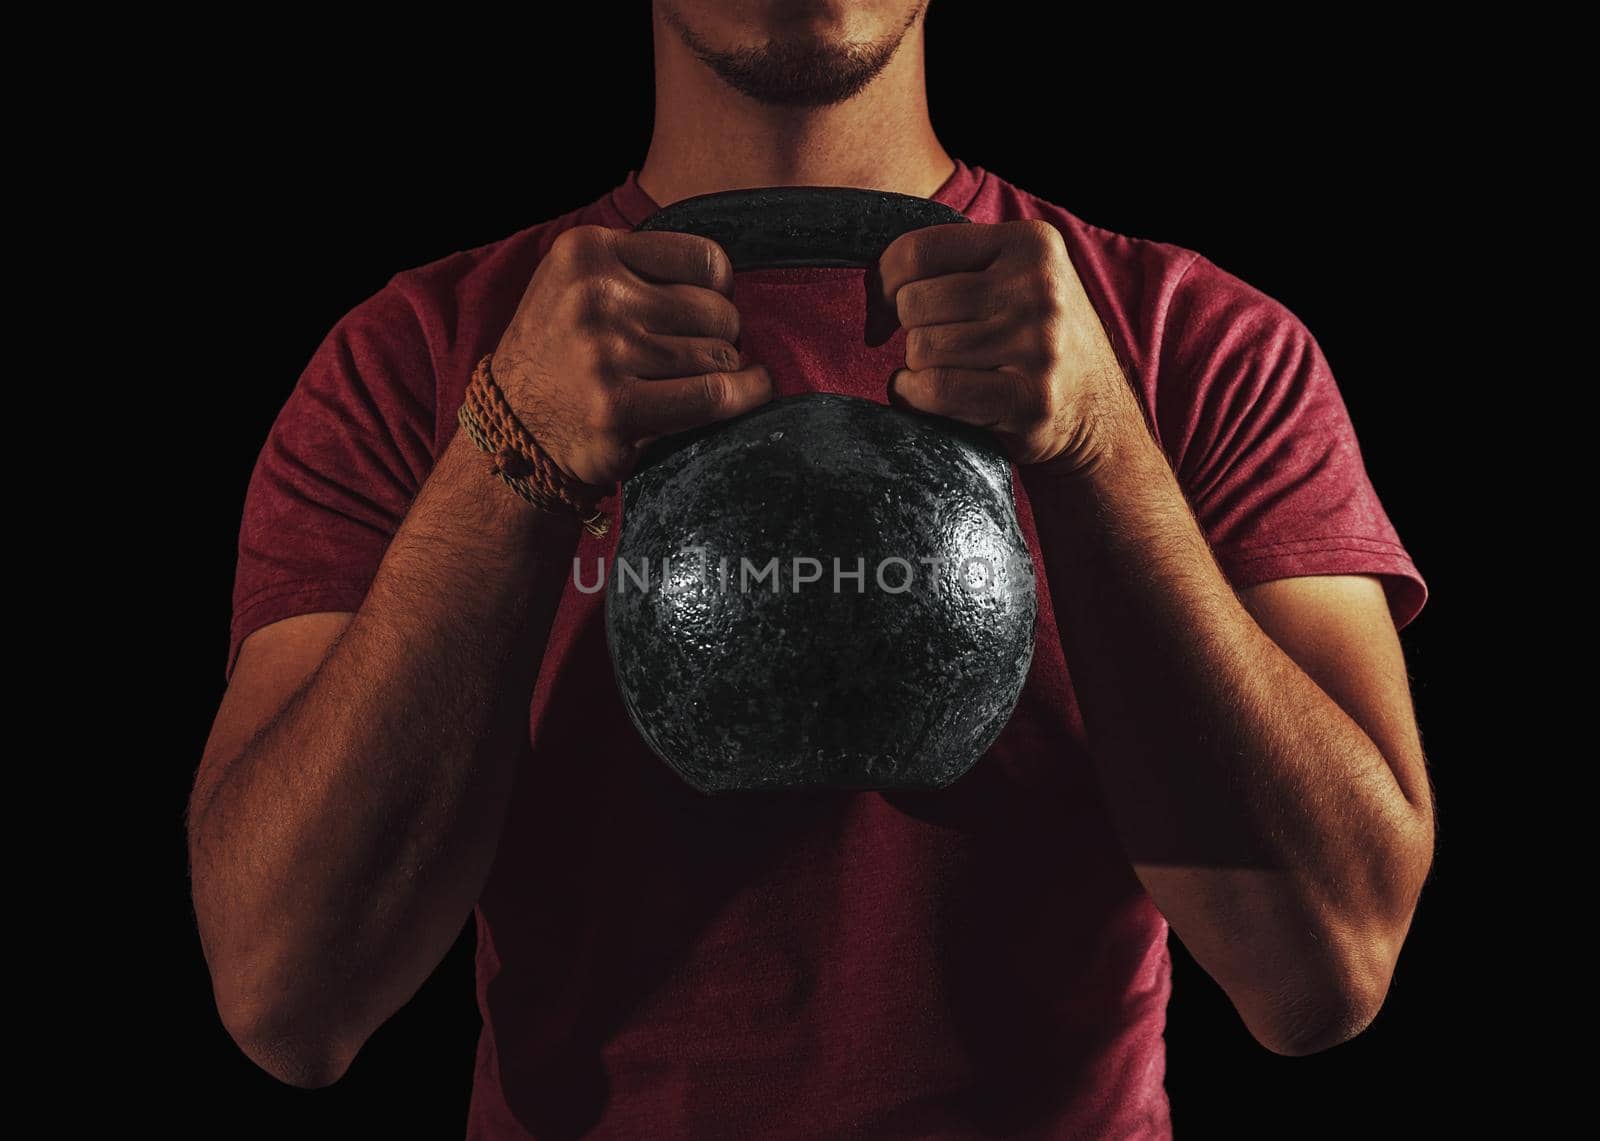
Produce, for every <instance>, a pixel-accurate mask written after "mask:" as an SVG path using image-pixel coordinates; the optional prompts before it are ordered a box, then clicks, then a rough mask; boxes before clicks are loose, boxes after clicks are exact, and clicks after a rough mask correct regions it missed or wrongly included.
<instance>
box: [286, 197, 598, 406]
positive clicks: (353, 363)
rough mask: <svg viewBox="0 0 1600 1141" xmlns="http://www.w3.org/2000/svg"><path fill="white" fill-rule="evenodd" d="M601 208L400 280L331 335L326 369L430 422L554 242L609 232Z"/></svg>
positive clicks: (409, 271) (455, 393)
mask: <svg viewBox="0 0 1600 1141" xmlns="http://www.w3.org/2000/svg"><path fill="white" fill-rule="evenodd" d="M598 206H599V204H598V203H590V204H589V205H586V206H583V207H580V208H577V209H574V210H571V211H568V212H567V213H565V214H562V215H560V216H558V217H555V218H551V219H548V220H546V221H541V222H538V223H536V224H534V225H530V226H527V227H524V228H523V229H521V230H518V231H516V232H515V233H512V234H509V235H507V236H505V237H503V238H499V239H496V240H494V241H491V242H486V243H483V244H481V245H477V246H472V247H468V248H465V249H461V250H457V251H454V252H452V253H449V254H446V255H444V256H442V257H438V258H435V259H433V260H431V261H428V262H424V263H421V264H418V265H414V266H410V267H407V268H404V269H401V270H399V271H397V272H395V273H393V274H392V275H391V276H390V277H389V279H388V280H387V281H386V282H385V284H384V285H383V286H382V287H381V288H380V289H378V290H377V291H376V292H375V293H373V294H371V295H369V296H367V297H366V298H364V299H363V300H362V301H360V302H359V303H357V304H356V305H355V306H354V307H352V308H351V309H350V310H349V311H348V312H346V313H345V314H344V315H343V316H342V317H341V318H340V320H339V321H338V323H337V324H336V325H335V326H334V328H333V329H332V330H331V331H330V332H329V334H328V336H327V338H326V340H325V341H324V343H323V347H322V350H321V353H320V354H319V355H320V356H321V358H322V361H321V364H322V368H321V371H322V372H332V373H336V374H339V375H343V376H350V375H351V374H355V376H356V377H358V378H359V380H360V381H361V382H363V383H364V385H365V386H366V387H368V388H369V390H370V391H371V393H372V397H373V398H374V399H382V398H383V397H384V396H386V395H388V394H389V393H391V392H394V391H395V390H402V391H401V396H402V398H403V399H406V400H409V401H413V402H415V403H416V404H418V405H419V406H421V407H423V408H425V409H426V410H427V412H428V414H430V415H431V414H432V412H433V410H435V409H439V408H450V407H453V406H454V405H455V404H456V403H459V401H460V395H461V393H462V392H463V391H465V388H466V384H467V381H468V380H469V378H470V377H471V375H472V369H473V366H474V365H475V364H476V363H477V361H478V360H479V358H481V357H482V356H483V355H484V354H485V353H487V352H491V351H493V349H494V346H495V344H496V343H498V341H499V338H500V336H501V334H502V333H503V332H504V330H505V327H506V325H507V324H508V323H509V322H510V320H511V318H512V316H513V314H514V313H515V312H516V307H517V304H518V302H519V301H520V300H521V298H522V294H523V292H524V291H525V290H526V289H527V286H528V282H529V281H530V280H531V279H532V277H533V274H534V271H535V270H536V269H537V268H538V265H539V262H540V260H541V259H542V258H543V257H544V256H545V254H547V253H548V252H549V250H550V247H551V246H552V245H553V244H554V243H555V241H556V239H557V238H558V237H559V236H560V235H561V234H562V233H564V232H565V231H567V230H569V229H571V228H573V227H574V226H578V225H583V224H589V223H595V224H610V223H608V222H607V220H606V218H607V216H606V215H605V214H604V213H603V211H601V210H599V209H598ZM313 371H314V372H315V371H318V370H316V369H314V370H313ZM436 428H437V425H436ZM435 435H437V431H436V432H435Z"/></svg>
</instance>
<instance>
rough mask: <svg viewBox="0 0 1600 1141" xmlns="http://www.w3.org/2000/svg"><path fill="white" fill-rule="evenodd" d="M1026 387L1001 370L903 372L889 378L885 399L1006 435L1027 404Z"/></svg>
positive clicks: (1024, 382)
mask: <svg viewBox="0 0 1600 1141" xmlns="http://www.w3.org/2000/svg"><path fill="white" fill-rule="evenodd" d="M1028 383H1029V382H1028V380H1027V378H1026V377H1023V376H1021V375H1019V374H1017V373H1013V372H1009V371H1007V370H1005V369H968V368H927V369H904V368H903V369H900V370H898V371H897V372H896V373H895V374H894V375H893V376H892V377H890V378H889V398H890V400H891V401H892V402H894V403H896V404H900V405H904V406H906V407H909V408H915V409H917V410H918V411H919V412H929V413H932V414H933V415H935V416H946V417H949V418H950V419H952V420H959V421H961V422H962V423H963V424H972V425H974V426H976V427H979V428H992V429H997V430H1000V431H1006V430H1009V429H1010V427H1011V425H1012V424H1014V423H1016V422H1017V421H1018V420H1019V419H1020V415H1019V414H1020V413H1021V412H1023V410H1024V408H1025V406H1026V405H1027V403H1028V400H1029V393H1028Z"/></svg>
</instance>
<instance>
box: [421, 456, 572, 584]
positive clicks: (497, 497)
mask: <svg viewBox="0 0 1600 1141" xmlns="http://www.w3.org/2000/svg"><path fill="white" fill-rule="evenodd" d="M435 476H436V477H437V478H439V479H442V480H443V481H444V483H445V485H446V488H447V493H448V494H449V496H450V499H451V502H452V504H453V507H454V509H455V510H457V511H458V512H459V513H460V517H461V518H462V520H463V521H464V522H465V523H466V524H467V526H468V527H469V529H470V530H471V531H472V533H473V534H474V535H477V536H480V537H482V538H484V539H486V540H489V541H490V542H492V543H493V542H502V541H503V542H504V543H506V544H509V545H512V546H515V547H520V548H524V549H530V548H531V549H537V550H540V551H543V552H546V553H550V554H556V555H559V554H561V553H563V552H571V551H575V550H576V549H577V546H578V542H579V540H580V538H581V534H582V524H581V522H580V521H579V519H578V516H577V514H576V513H575V512H573V511H571V510H567V509H565V508H560V507H556V506H549V505H543V504H538V503H531V502H529V501H528V500H526V499H524V498H522V497H521V496H520V495H518V494H517V493H516V492H515V491H514V490H513V489H512V488H511V487H510V486H509V485H508V484H507V483H506V482H505V481H504V480H503V479H501V478H500V477H499V476H498V475H497V474H496V473H495V471H494V468H493V466H492V465H491V464H490V463H489V459H488V457H487V456H486V455H484V453H483V451H482V450H481V449H480V448H479V447H478V445H477V444H476V443H475V442H474V441H473V440H472V438H471V436H470V435H468V433H467V432H466V430H465V429H463V428H461V427H459V426H458V427H457V428H456V431H455V432H454V434H453V435H452V436H451V437H450V441H449V443H448V444H447V445H446V446H445V450H444V453H443V455H442V456H441V457H440V460H439V464H438V467H437V468H436V469H435Z"/></svg>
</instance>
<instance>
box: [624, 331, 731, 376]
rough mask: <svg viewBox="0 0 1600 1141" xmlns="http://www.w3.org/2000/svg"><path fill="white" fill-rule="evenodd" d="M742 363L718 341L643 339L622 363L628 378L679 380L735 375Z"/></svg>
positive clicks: (724, 343)
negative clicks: (710, 374)
mask: <svg viewBox="0 0 1600 1141" xmlns="http://www.w3.org/2000/svg"><path fill="white" fill-rule="evenodd" d="M742 363H743V362H742V361H741V360H740V359H739V350H738V349H736V348H734V347H733V345H732V343H730V342H728V341H723V340H719V339H717V338H715V337H655V336H650V337H640V338H638V339H637V340H636V341H635V342H634V343H633V344H631V345H630V346H629V349H628V356H627V357H626V358H625V359H624V360H622V361H621V362H619V364H620V369H621V371H622V373H623V374H624V375H625V376H631V377H635V378H637V379H640V380H676V379H678V378H680V377H685V376H700V375H702V374H703V373H711V372H735V371H737V370H738V368H739V366H740V364H742Z"/></svg>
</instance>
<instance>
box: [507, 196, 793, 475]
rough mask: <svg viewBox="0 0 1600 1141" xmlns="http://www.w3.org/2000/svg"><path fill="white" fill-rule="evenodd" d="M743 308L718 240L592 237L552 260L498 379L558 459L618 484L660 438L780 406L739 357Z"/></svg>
mask: <svg viewBox="0 0 1600 1141" xmlns="http://www.w3.org/2000/svg"><path fill="white" fill-rule="evenodd" d="M732 298H733V266H732V264H731V263H730V262H729V261H728V256H727V254H726V253H724V252H723V250H722V247H721V246H719V245H717V244H716V243H715V242H713V241H711V240H710V239H709V238H702V237H699V236H698V235H694V234H673V233H649V232H647V233H626V232H622V231H618V230H611V229H607V228H605V227H603V226H578V227H575V228H573V229H570V230H567V231H566V232H564V233H563V234H562V235H561V236H560V237H559V238H557V239H556V241H555V243H554V244H553V245H552V246H551V247H550V251H549V253H548V254H546V255H545V257H544V258H543V259H542V260H541V261H540V263H539V268H538V270H537V271H536V272H535V273H534V275H533V280H532V281H531V282H530V283H529V285H528V288H527V291H526V292H525V293H524V294H523V296H522V302H521V304H520V305H518V307H517V312H516V315H515V316H514V317H513V318H512V320H511V324H510V326H509V327H508V328H507V329H506V331H505V334H504V335H503V336H502V337H501V338H500V344H499V346H498V347H497V348H496V350H495V354H494V359H493V361H492V362H491V364H490V367H491V369H492V370H493V372H494V377H495V380H496V382H498V384H499V385H500V388H501V390H502V391H504V392H505V394H506V399H507V401H509V402H510V404H511V407H512V410H513V411H515V412H516V414H517V416H518V418H519V419H520V420H521V421H522V423H523V425H524V427H526V428H527V429H528V431H529V432H531V433H532V434H533V437H534V439H535V440H537V441H538V443H539V446H540V447H541V448H543V449H544V451H545V452H546V454H548V455H549V456H550V458H551V459H553V460H554V461H555V462H556V464H557V465H558V466H559V467H560V468H561V469H562V470H563V471H564V472H566V473H567V474H568V475H569V476H571V477H573V478H575V479H579V480H582V481H583V482H584V483H588V484H594V485H597V486H602V487H603V486H607V485H609V484H612V483H615V482H616V481H617V480H620V479H623V478H626V476H627V475H628V474H629V472H631V471H632V470H633V468H634V466H635V464H637V463H638V460H639V455H640V453H641V451H642V450H643V448H644V447H645V446H646V445H647V444H649V443H650V442H651V441H652V440H654V439H657V438H659V437H661V436H665V435H670V434H672V433H674V432H683V431H687V430H688V429H691V428H697V427H700V426H701V425H703V424H708V423H711V422H712V421H715V420H726V419H728V418H729V417H732V416H737V415H738V414H739V413H741V412H745V411H748V410H749V409H751V408H754V407H756V406H757V405H760V404H763V403H765V402H766V401H767V400H769V399H771V397H772V394H773V388H772V379H771V377H770V376H769V375H768V374H767V370H766V369H765V368H764V367H762V366H761V365H752V364H748V363H747V362H745V360H744V359H743V357H742V356H741V354H740V351H739V349H738V347H737V342H738V339H739V311H738V310H737V309H735V308H734V305H733V299H732Z"/></svg>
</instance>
